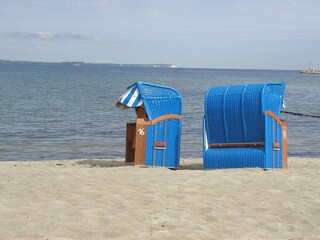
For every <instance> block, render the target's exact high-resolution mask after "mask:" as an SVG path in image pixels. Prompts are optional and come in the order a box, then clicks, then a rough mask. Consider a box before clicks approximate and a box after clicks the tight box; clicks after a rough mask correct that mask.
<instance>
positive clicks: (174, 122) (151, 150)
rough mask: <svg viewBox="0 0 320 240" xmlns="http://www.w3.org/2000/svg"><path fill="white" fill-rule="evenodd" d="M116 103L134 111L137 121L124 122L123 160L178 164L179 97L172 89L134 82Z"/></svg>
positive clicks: (168, 165) (136, 162)
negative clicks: (124, 148)
mask: <svg viewBox="0 0 320 240" xmlns="http://www.w3.org/2000/svg"><path fill="white" fill-rule="evenodd" d="M116 106H117V107H118V108H135V109H136V113H137V119H136V122H135V123H127V135H126V162H134V164H135V165H146V166H159V167H172V168H178V167H179V163H180V139H181V118H182V116H181V112H182V99H181V95H180V94H179V93H178V92H177V91H176V90H175V89H173V88H170V87H165V86H159V85H154V84H149V83H143V82H136V83H134V84H133V85H131V86H129V87H128V89H127V91H126V92H125V93H124V94H123V95H122V96H121V97H120V98H119V100H118V102H117V104H116Z"/></svg>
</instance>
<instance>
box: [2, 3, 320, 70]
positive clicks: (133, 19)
mask: <svg viewBox="0 0 320 240" xmlns="http://www.w3.org/2000/svg"><path fill="white" fill-rule="evenodd" d="M319 9H320V1H318V0H295V1H294V0H225V1H222V0H54V1H52V0H10V1H8V0H0V59H7V60H25V61H46V62H61V61H62V62H64V61H83V62H92V63H123V64H153V63H167V64H175V65H177V66H178V67H193V68H238V69H305V68H308V67H309V65H310V66H311V67H313V68H320V14H319Z"/></svg>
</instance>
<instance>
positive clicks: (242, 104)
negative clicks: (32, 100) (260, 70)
mask: <svg viewBox="0 0 320 240" xmlns="http://www.w3.org/2000/svg"><path fill="white" fill-rule="evenodd" d="M284 89H285V84H284V83H283V82H269V83H263V84H248V85H232V86H220V87H212V88H210V89H209V90H208V91H207V93H206V96H205V102H204V107H205V109H204V110H205V117H206V126H207V128H208V139H209V142H210V143H237V142H260V141H263V139H264V112H265V111H267V110H270V111H272V112H274V113H275V114H276V115H277V116H279V115H280V109H281V104H282V103H283V96H284Z"/></svg>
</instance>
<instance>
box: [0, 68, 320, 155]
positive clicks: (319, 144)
mask: <svg viewBox="0 0 320 240" xmlns="http://www.w3.org/2000/svg"><path fill="white" fill-rule="evenodd" d="M135 81H142V82H149V83H154V84H159V85H166V86H171V87H173V88H175V89H177V90H178V91H179V92H180V93H181V95H182V98H183V123H182V142H181V156H182V157H201V156H202V118H203V115H204V110H203V105H204V95H205V92H206V90H207V89H208V88H209V87H212V86H221V85H234V84H248V83H263V82H275V81H284V82H285V83H286V93H285V101H286V105H287V109H286V110H287V111H290V112H297V113H303V114H310V115H320V104H319V102H320V97H319V93H320V75H307V74H300V73H299V71H285V70H283V71H280V70H233V69H191V68H152V67H128V66H127V67H121V66H110V65H104V64H73V63H19V62H10V63H0V160H28V159H32V160H42V159H83V158H118V157H120V158H123V157H124V155H125V128H126V123H127V122H133V121H134V120H135V112H134V111H133V110H132V109H129V110H119V109H117V108H116V107H115V103H116V101H117V99H118V97H120V96H121V95H122V94H123V93H124V92H125V90H126V87H127V86H129V85H130V84H132V83H134V82H135ZM281 118H284V119H285V120H286V121H287V124H288V144H289V145H288V150H289V156H304V157H320V150H319V149H320V118H313V117H303V116H297V115H291V114H285V113H282V114H281Z"/></svg>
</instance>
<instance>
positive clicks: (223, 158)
mask: <svg viewBox="0 0 320 240" xmlns="http://www.w3.org/2000/svg"><path fill="white" fill-rule="evenodd" d="M203 167H204V168H205V169H214V168H253V167H258V168H264V167H265V149H264V148H263V147H248V148H209V149H207V150H206V151H205V152H204V160H203Z"/></svg>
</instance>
